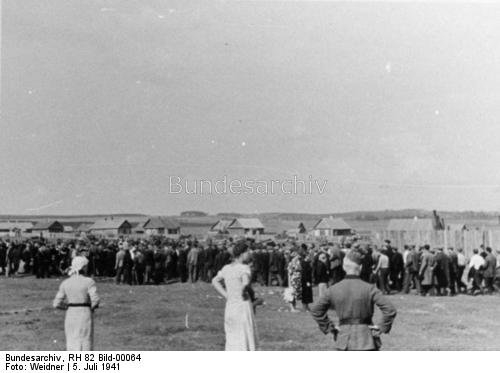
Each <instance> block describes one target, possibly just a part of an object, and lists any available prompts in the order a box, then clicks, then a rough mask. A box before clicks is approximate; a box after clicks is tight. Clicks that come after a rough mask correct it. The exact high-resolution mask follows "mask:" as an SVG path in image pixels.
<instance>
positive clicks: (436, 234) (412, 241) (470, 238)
mask: <svg viewBox="0 0 500 373" xmlns="http://www.w3.org/2000/svg"><path fill="white" fill-rule="evenodd" d="M374 239H375V241H376V242H377V243H378V244H382V243H383V241H384V240H390V241H391V245H393V246H396V247H398V248H400V249H402V248H403V247H404V245H416V246H422V245H430V246H431V247H434V248H435V247H453V248H455V249H458V248H463V249H464V254H465V255H466V256H467V257H471V256H472V250H473V249H475V248H477V249H478V248H479V247H480V246H481V245H484V246H485V247H486V246H490V247H491V248H492V249H498V248H500V230H488V229H471V230H442V231H381V232H376V233H375V237H374Z"/></svg>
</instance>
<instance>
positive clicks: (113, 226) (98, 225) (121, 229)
mask: <svg viewBox="0 0 500 373" xmlns="http://www.w3.org/2000/svg"><path fill="white" fill-rule="evenodd" d="M89 232H90V233H91V234H93V235H96V236H122V235H129V234H131V233H132V225H131V224H130V223H129V222H128V221H127V220H124V219H116V220H115V219H113V218H109V219H102V220H97V221H96V222H95V223H94V224H92V225H91V226H90V228H89Z"/></svg>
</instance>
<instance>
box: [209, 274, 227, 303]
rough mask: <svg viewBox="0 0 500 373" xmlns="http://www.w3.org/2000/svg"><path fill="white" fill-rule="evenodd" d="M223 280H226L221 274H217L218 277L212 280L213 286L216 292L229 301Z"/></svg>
mask: <svg viewBox="0 0 500 373" xmlns="http://www.w3.org/2000/svg"><path fill="white" fill-rule="evenodd" d="M223 280H224V279H223V278H222V277H221V276H220V275H219V274H217V276H215V277H214V278H213V280H212V285H213V286H214V288H215V290H217V292H218V293H219V294H220V295H222V296H223V297H224V298H226V299H227V292H226V289H225V288H224V286H222V281H223Z"/></svg>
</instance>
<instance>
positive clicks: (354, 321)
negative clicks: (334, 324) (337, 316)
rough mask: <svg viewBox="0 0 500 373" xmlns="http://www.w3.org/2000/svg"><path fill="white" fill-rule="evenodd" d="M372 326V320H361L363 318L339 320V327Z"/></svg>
mask: <svg viewBox="0 0 500 373" xmlns="http://www.w3.org/2000/svg"><path fill="white" fill-rule="evenodd" d="M371 324H372V319H371V318H366V319H361V318H355V317H351V318H347V319H342V320H339V325H371Z"/></svg>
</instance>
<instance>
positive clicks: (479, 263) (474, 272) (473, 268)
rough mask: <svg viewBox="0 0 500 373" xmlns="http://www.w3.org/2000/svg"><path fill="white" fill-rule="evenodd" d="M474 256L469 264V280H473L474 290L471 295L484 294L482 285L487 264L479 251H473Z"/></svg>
mask: <svg viewBox="0 0 500 373" xmlns="http://www.w3.org/2000/svg"><path fill="white" fill-rule="evenodd" d="M473 253H474V255H472V258H470V262H469V275H468V278H469V279H470V278H472V289H471V294H472V295H475V294H477V292H478V291H479V292H481V293H482V291H483V290H482V287H481V283H482V282H483V274H482V267H484V265H485V264H486V262H485V261H484V258H483V257H482V256H481V255H479V250H478V249H474V250H473Z"/></svg>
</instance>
